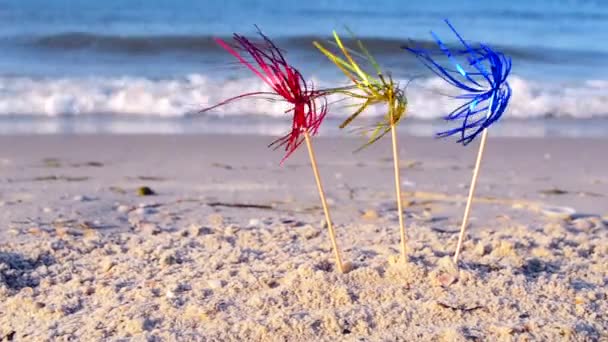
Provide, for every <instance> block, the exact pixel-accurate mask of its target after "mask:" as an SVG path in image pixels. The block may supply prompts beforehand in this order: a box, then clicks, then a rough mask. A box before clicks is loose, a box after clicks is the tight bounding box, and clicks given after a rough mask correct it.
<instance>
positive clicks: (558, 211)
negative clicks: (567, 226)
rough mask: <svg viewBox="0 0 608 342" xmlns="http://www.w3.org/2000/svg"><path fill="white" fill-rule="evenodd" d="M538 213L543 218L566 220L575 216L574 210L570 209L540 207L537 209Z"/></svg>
mask: <svg viewBox="0 0 608 342" xmlns="http://www.w3.org/2000/svg"><path fill="white" fill-rule="evenodd" d="M538 211H540V212H541V213H542V214H544V215H545V216H548V217H553V218H560V219H567V218H569V217H572V215H574V214H576V210H574V209H573V208H570V207H556V206H541V207H539V208H538Z"/></svg>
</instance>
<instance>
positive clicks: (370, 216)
mask: <svg viewBox="0 0 608 342" xmlns="http://www.w3.org/2000/svg"><path fill="white" fill-rule="evenodd" d="M361 217H362V218H364V219H366V220H377V219H378V218H379V217H380V215H379V214H378V211H377V210H375V209H366V210H365V211H364V212H363V214H362V215H361Z"/></svg>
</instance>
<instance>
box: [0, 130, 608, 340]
mask: <svg viewBox="0 0 608 342" xmlns="http://www.w3.org/2000/svg"><path fill="white" fill-rule="evenodd" d="M271 140H272V138H268V137H259V136H236V135H235V136H231V135H202V136H194V135H179V136H178V135H158V136H154V135H125V136H121V135H86V136H71V135H55V136H1V137H0V184H1V187H0V238H1V243H0V340H13V341H68V340H70V341H71V340H82V341H310V340H316V341H338V340H340V341H466V340H479V341H499V340H501V341H502V340H504V341H562V340H564V341H607V340H608V266H607V265H608V172H606V170H607V169H608V160H607V159H606V146H608V143H607V140H602V139H567V138H545V139H533V138H494V137H491V136H490V139H489V141H488V146H487V149H486V155H485V158H484V162H483V169H482V172H481V178H480V180H479V184H478V188H477V201H476V202H475V203H474V206H473V212H472V218H471V226H470V230H469V232H468V235H467V239H466V241H465V243H464V250H463V252H462V255H461V257H462V258H461V265H460V268H459V269H456V268H455V267H454V265H453V264H452V263H451V262H450V256H451V255H452V253H453V252H454V248H455V246H456V242H457V231H458V228H459V222H460V220H461V216H462V211H463V208H464V202H465V200H466V195H467V191H468V190H467V188H468V184H469V182H470V177H471V170H472V165H473V163H474V161H475V156H476V151H477V150H476V149H477V143H473V144H471V146H468V147H462V146H460V145H457V144H455V143H453V142H448V141H440V140H434V139H430V138H428V139H425V138H412V137H405V136H404V137H401V138H400V148H401V150H400V158H401V162H402V163H401V164H402V165H401V172H402V186H403V191H404V196H403V200H404V202H405V203H406V208H405V215H406V216H405V217H406V226H407V230H408V231H407V234H408V241H407V246H408V249H409V250H408V254H409V260H407V263H402V262H399V260H398V259H397V258H398V256H399V231H398V222H397V213H396V209H395V208H396V204H395V198H394V188H393V173H392V171H393V165H392V159H391V149H390V146H389V143H390V142H389V141H388V140H385V141H381V142H379V143H377V144H375V145H374V146H372V147H370V148H369V149H367V150H364V151H362V152H360V153H356V154H353V153H352V151H353V150H355V149H356V148H357V147H358V146H360V144H361V143H362V140H359V139H355V138H324V137H321V138H318V139H315V141H314V145H315V147H316V150H317V160H318V162H319V167H320V172H321V176H322V178H323V182H324V183H325V188H326V192H327V196H328V198H329V204H330V209H331V213H332V216H333V221H334V223H335V225H336V230H337V235H338V243H339V245H340V248H341V249H342V252H343V256H344V259H345V260H346V261H348V262H349V263H350V271H349V272H348V273H347V274H340V273H339V272H337V271H336V270H335V269H334V264H333V258H332V257H333V255H332V252H331V245H330V242H329V239H328V236H327V231H326V229H325V227H324V220H323V213H322V210H321V208H320V203H319V198H318V194H317V192H316V187H315V183H314V179H313V175H312V171H311V169H310V167H309V163H308V156H307V155H306V151H305V150H304V149H302V150H299V151H298V152H297V153H295V154H294V155H293V157H292V158H290V159H289V160H287V162H286V163H285V165H283V166H280V165H279V161H280V160H281V158H282V153H281V152H280V151H272V150H268V149H266V145H267V144H268V143H269V142H270V141H271ZM144 186H145V187H148V188H149V189H148V190H149V192H151V193H153V194H151V195H148V196H142V193H141V191H142V189H140V187H144Z"/></svg>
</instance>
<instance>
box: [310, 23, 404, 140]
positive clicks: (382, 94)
mask: <svg viewBox="0 0 608 342" xmlns="http://www.w3.org/2000/svg"><path fill="white" fill-rule="evenodd" d="M351 35H352V33H351ZM333 36H334V39H335V45H336V46H337V47H338V48H339V50H340V52H341V53H342V54H343V55H344V58H342V57H339V56H337V55H336V54H334V53H332V52H331V51H329V50H328V49H326V48H325V47H324V46H323V45H321V43H319V42H316V41H315V42H313V44H314V46H315V47H317V49H319V50H320V51H321V52H322V53H323V54H324V55H325V56H326V57H327V58H328V59H329V60H330V61H332V62H333V63H334V64H336V66H337V67H338V68H340V70H342V72H343V73H344V74H345V75H346V76H347V77H348V78H349V79H350V80H351V81H352V82H353V83H354V88H355V89H357V90H358V91H353V90H354V89H353V88H352V87H351V88H337V89H336V90H335V92H336V93H342V94H344V95H347V96H349V97H352V98H355V99H361V100H363V103H362V104H357V105H355V106H358V108H357V110H356V111H355V112H354V113H353V114H351V115H350V116H349V117H348V118H347V119H346V120H344V122H343V123H342V124H341V125H340V128H344V127H346V126H347V125H349V124H350V123H351V122H352V121H353V120H354V119H355V118H356V117H357V116H358V115H359V114H361V113H363V112H364V111H365V110H366V109H367V108H368V107H369V106H371V105H374V104H382V103H386V104H387V107H388V110H387V113H386V116H385V118H384V120H383V121H380V122H378V123H377V124H376V125H375V129H374V130H373V131H372V133H371V136H370V138H369V141H368V142H367V143H366V144H365V145H364V146H363V147H361V148H365V147H366V146H368V145H370V144H373V143H374V142H376V141H377V140H379V139H380V138H382V137H383V136H384V135H385V134H387V133H388V132H389V131H390V130H391V127H393V126H394V125H396V124H397V123H398V122H399V121H400V120H401V119H402V118H403V117H404V116H405V111H406V109H407V99H406V97H405V93H404V91H403V90H402V89H399V85H398V84H397V83H396V82H395V81H394V80H393V79H392V77H391V76H390V75H386V74H385V73H383V72H382V69H381V68H380V65H379V64H378V63H377V62H376V60H375V58H374V57H373V56H372V55H371V54H370V53H369V51H368V50H367V48H366V47H365V45H363V42H361V40H358V39H355V40H356V42H357V46H358V48H359V50H360V52H358V51H352V50H350V49H349V48H347V47H346V46H344V44H343V43H342V40H341V39H340V36H338V33H337V32H336V31H334V32H333ZM353 37H354V35H353ZM353 55H355V56H359V57H363V58H364V59H366V60H367V61H368V62H369V63H370V64H371V65H372V67H373V68H374V70H375V75H372V74H370V73H368V72H366V71H365V70H364V69H363V68H362V67H361V66H360V65H359V64H358V63H357V61H355V59H354V58H353Z"/></svg>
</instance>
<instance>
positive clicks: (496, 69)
mask: <svg viewBox="0 0 608 342" xmlns="http://www.w3.org/2000/svg"><path fill="white" fill-rule="evenodd" d="M445 22H446V23H447V25H448V26H449V28H450V30H451V31H452V32H453V33H454V34H455V35H456V38H457V40H458V42H459V43H460V45H461V47H459V48H457V49H450V48H448V47H447V46H446V45H445V44H444V43H443V41H442V40H441V39H440V38H439V36H437V35H436V34H435V33H433V32H431V34H432V36H433V38H434V39H435V41H436V43H437V45H438V48H439V52H437V51H431V50H428V49H424V48H419V47H410V46H407V47H404V48H405V49H406V50H407V51H409V52H411V53H413V54H414V55H415V56H416V57H417V58H418V59H419V60H420V61H421V62H422V63H423V64H424V65H426V66H427V67H428V68H429V69H430V70H431V71H432V72H433V73H434V74H435V75H437V76H439V77H440V78H442V79H443V80H444V81H446V82H447V83H448V84H450V85H451V86H453V87H454V88H456V89H457V90H459V91H460V92H461V93H460V94H459V95H456V96H453V97H454V98H455V99H459V100H462V101H464V103H463V104H461V105H460V106H458V107H457V108H456V109H454V110H453V111H452V112H451V113H449V114H448V115H447V116H446V117H445V119H446V120H448V121H458V120H462V123H461V125H460V126H459V127H456V128H453V129H450V130H447V131H443V132H439V133H438V134H437V136H439V137H448V136H452V135H456V134H459V135H460V138H459V139H458V142H460V143H462V144H463V145H467V144H469V143H470V142H471V141H473V140H474V139H475V138H476V137H477V136H478V135H479V134H481V141H480V145H479V152H478V154H477V161H476V163H475V169H474V171H473V179H472V181H471V186H470V188H469V197H468V200H467V205H466V207H465V212H464V218H463V220H462V226H461V229H460V235H459V238H458V245H457V247H456V252H455V253H454V262H455V263H457V262H458V256H459V254H460V250H461V248H462V242H463V239H464V234H465V230H466V227H467V225H468V220H469V213H470V210H471V203H472V201H473V196H474V194H475V185H476V184H477V177H478V175H479V169H480V166H481V160H482V157H483V151H484V148H485V145H486V140H487V135H488V130H487V128H488V127H490V125H492V124H493V123H495V122H497V121H498V119H500V118H501V116H502V115H503V113H504V112H505V110H506V109H507V106H508V104H509V100H510V99H511V94H512V90H511V87H510V86H509V83H508V82H507V78H508V76H509V74H510V72H511V59H510V58H509V57H507V56H506V55H504V54H503V53H502V52H499V51H497V50H495V49H493V48H491V47H490V46H489V45H486V44H475V45H471V44H470V43H467V42H466V41H465V40H464V39H463V38H462V36H461V35H460V34H459V33H458V32H457V31H456V29H455V28H454V27H453V26H452V24H450V22H449V21H448V20H447V19H446V20H445ZM441 56H443V57H444V59H445V58H447V61H448V63H449V64H451V66H444V65H442V64H441V63H440V62H439V61H438V58H439V57H441Z"/></svg>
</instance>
